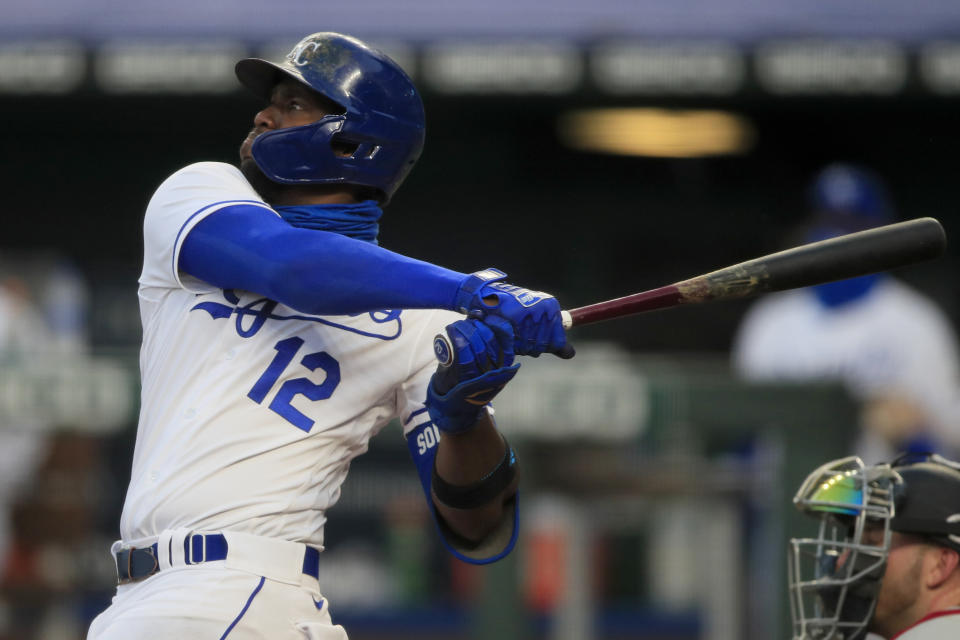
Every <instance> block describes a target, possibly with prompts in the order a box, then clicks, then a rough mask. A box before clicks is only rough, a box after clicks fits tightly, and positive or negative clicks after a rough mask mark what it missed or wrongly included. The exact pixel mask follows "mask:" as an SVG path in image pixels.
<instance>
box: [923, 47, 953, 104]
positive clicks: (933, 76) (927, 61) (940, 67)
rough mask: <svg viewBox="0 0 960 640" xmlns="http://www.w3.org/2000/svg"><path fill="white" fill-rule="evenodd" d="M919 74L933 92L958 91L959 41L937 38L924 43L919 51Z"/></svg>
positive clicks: (944, 93) (949, 92) (950, 92)
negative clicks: (934, 40)
mask: <svg viewBox="0 0 960 640" xmlns="http://www.w3.org/2000/svg"><path fill="white" fill-rule="evenodd" d="M920 75H921V76H922V77H923V79H924V81H925V82H926V83H927V86H928V87H930V89H931V91H933V92H934V93H937V94H940V95H956V94H958V93H960V41H947V40H939V41H936V42H931V43H929V44H927V45H925V46H924V47H923V50H922V51H921V53H920Z"/></svg>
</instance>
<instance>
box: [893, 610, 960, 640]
mask: <svg viewBox="0 0 960 640" xmlns="http://www.w3.org/2000/svg"><path fill="white" fill-rule="evenodd" d="M953 638H960V608H955V609H946V610H944V611H937V612H935V613H931V614H930V615H928V616H927V617H925V618H924V619H923V620H921V621H920V622H918V623H916V624H915V625H913V626H912V627H907V628H906V629H904V630H903V631H901V632H900V633H898V634H897V635H895V636H893V637H892V638H890V640H948V639H953Z"/></svg>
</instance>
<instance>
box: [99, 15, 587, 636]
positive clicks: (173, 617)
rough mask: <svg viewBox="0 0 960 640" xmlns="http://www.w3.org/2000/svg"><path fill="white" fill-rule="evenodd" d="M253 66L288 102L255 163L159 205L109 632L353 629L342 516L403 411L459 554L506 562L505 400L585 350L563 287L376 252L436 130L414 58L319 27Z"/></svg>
mask: <svg viewBox="0 0 960 640" xmlns="http://www.w3.org/2000/svg"><path fill="white" fill-rule="evenodd" d="M236 72H237V76H238V78H239V79H240V81H241V83H243V84H244V85H245V86H246V87H247V88H249V89H251V90H252V91H253V92H254V93H256V94H257V95H258V96H260V97H261V98H263V99H264V100H265V101H266V102H267V106H266V107H265V108H264V109H263V110H262V111H260V112H259V113H257V114H256V116H255V117H254V128H253V130H252V131H251V132H250V134H249V135H248V137H247V139H246V140H245V141H244V142H243V144H242V146H241V149H240V157H241V168H240V169H237V168H236V167H234V166H232V165H228V164H222V163H216V162H201V163H197V164H192V165H190V166H187V167H185V168H184V169H181V170H180V171H177V172H176V173H174V174H173V175H172V176H170V177H169V178H168V179H167V180H166V181H165V182H163V184H162V185H161V186H160V187H159V188H158V189H157V191H156V192H155V193H154V195H153V198H152V199H151V201H150V203H149V205H148V207H147V211H146V216H145V220H144V266H143V272H142V274H141V277H140V289H139V297H140V310H141V317H142V321H143V329H144V337H143V345H142V349H141V359H140V363H141V374H142V403H141V413H140V421H139V426H138V431H137V442H136V449H135V452H134V460H133V469H132V474H131V479H130V485H129V488H128V491H127V496H126V500H125V504H124V510H123V515H122V519H121V524H120V528H121V536H122V538H121V540H119V541H117V543H115V544H114V547H113V550H112V551H113V553H114V555H115V558H116V562H117V570H118V573H119V582H120V584H119V587H118V589H117V595H116V597H115V598H114V600H113V604H112V605H111V607H110V608H108V609H107V611H105V612H104V613H103V614H101V615H100V616H99V617H98V618H97V619H96V620H95V621H94V622H93V624H92V626H91V629H90V633H89V638H91V639H95V640H114V639H120V638H122V639H124V640H129V639H131V638H152V639H159V638H178V639H179V638H227V637H229V638H231V639H232V640H239V639H242V638H270V639H271V640H277V639H281V638H291V639H292V638H322V639H325V640H327V639H329V640H334V639H342V638H345V637H346V634H345V632H344V630H343V629H342V628H341V627H340V626H337V625H334V624H333V623H332V620H331V616H330V606H329V605H328V603H327V601H326V599H325V598H324V596H323V595H321V594H320V593H319V591H318V586H317V579H316V578H317V575H318V573H319V572H322V571H323V561H322V560H321V559H320V553H319V552H320V551H322V549H323V526H324V522H325V520H326V516H325V514H326V511H327V509H329V508H330V507H331V506H333V505H334V504H335V503H336V502H337V499H338V498H339V495H340V487H341V484H342V483H343V481H344V479H345V477H346V474H347V470H348V468H349V465H350V461H351V460H352V459H353V458H355V457H356V456H358V455H360V454H361V453H363V452H364V451H366V449H367V446H368V442H369V439H370V438H371V437H372V436H373V435H375V434H376V433H377V432H378V431H379V430H380V429H381V428H382V427H384V426H385V425H386V424H387V423H388V422H390V421H391V420H393V419H394V418H398V419H399V421H400V423H401V424H402V428H403V433H404V435H405V436H406V439H407V442H408V444H409V449H410V452H411V454H412V456H413V459H414V461H415V463H416V466H417V469H418V471H419V474H420V478H421V480H422V483H423V487H424V490H425V492H426V494H427V498H428V503H429V505H430V507H431V510H432V511H433V513H434V515H435V518H436V521H437V524H438V527H439V529H440V531H441V534H442V536H443V538H444V540H445V542H446V544H447V545H448V546H449V548H450V549H451V550H452V551H453V552H454V553H455V554H456V555H457V556H459V557H460V558H462V559H464V560H466V561H469V562H476V563H484V562H492V561H494V560H496V559H498V558H500V557H502V556H503V555H505V554H507V553H508V552H509V551H510V549H511V548H512V546H513V544H514V541H515V540H516V534H517V519H516V513H517V501H516V491H517V486H518V478H517V474H516V458H515V455H514V453H513V451H512V449H511V448H510V446H509V445H508V444H507V443H506V441H505V440H504V438H503V437H502V436H501V435H500V433H499V432H498V430H497V428H496V426H495V425H494V422H493V419H492V416H491V411H490V410H489V409H488V404H489V402H490V400H491V399H492V398H493V396H495V395H496V394H497V392H499V391H500V390H501V389H502V388H503V386H504V385H505V384H507V382H508V381H509V380H510V379H511V378H512V377H513V376H514V375H515V373H516V371H517V368H518V367H519V364H515V363H514V361H513V360H514V355H515V354H520V355H533V356H537V355H539V354H541V353H545V352H550V353H555V354H557V355H560V356H563V357H571V356H572V355H573V353H572V349H571V348H570V347H569V346H568V345H567V344H566V339H565V336H564V331H563V328H562V324H561V319H560V307H559V304H558V302H557V301H556V299H555V298H553V297H552V296H549V295H547V294H543V293H539V292H534V291H529V290H526V289H522V288H519V287H515V286H511V285H507V284H505V283H504V282H503V279H504V274H503V273H501V272H499V271H496V270H493V269H487V270H484V271H480V272H477V273H474V274H472V275H471V274H463V273H457V272H454V271H450V270H448V269H444V268H442V267H438V266H435V265H432V264H429V263H425V262H420V261H417V260H412V259H410V258H406V257H404V256H401V255H398V254H395V253H391V252H389V251H387V250H385V249H382V248H380V247H379V246H377V232H378V220H379V218H380V215H381V207H382V206H383V205H385V204H386V203H387V202H388V201H389V200H390V198H391V197H392V196H393V194H394V191H395V190H396V189H397V187H399V185H400V183H401V182H402V181H403V180H404V178H405V177H406V176H407V174H408V173H409V171H410V169H411V168H412V167H413V165H414V163H415V162H416V160H417V158H418V157H419V155H420V151H421V148H422V145H423V140H424V113H423V105H422V103H421V101H420V97H419V95H418V93H417V90H416V88H415V87H414V85H413V84H412V82H411V81H410V79H409V77H407V75H406V74H405V73H404V72H403V71H402V70H401V69H400V67H398V66H397V65H396V63H394V62H393V61H392V60H390V59H389V58H388V57H387V56H385V55H384V54H382V53H381V52H379V51H377V50H375V49H371V48H370V47H368V46H367V45H365V44H364V43H362V42H360V41H358V40H356V39H353V38H350V37H347V36H343V35H339V34H334V33H317V34H313V35H311V36H308V37H306V38H304V39H303V40H302V41H301V42H299V43H298V44H296V46H295V47H294V48H293V50H292V51H291V52H290V54H289V55H288V56H287V58H286V60H284V61H282V62H280V63H276V64H275V63H271V62H267V61H264V60H259V59H246V60H242V61H240V62H239V63H238V64H237V67H236ZM464 222H465V223H466V224H470V225H473V226H474V228H475V234H476V238H477V242H478V243H486V242H490V241H496V238H497V236H498V235H499V234H500V233H503V231H501V230H496V229H488V228H485V227H484V226H483V224H482V221H464ZM437 231H438V230H435V229H425V230H424V233H437ZM511 233H513V232H511ZM455 311H459V312H460V313H466V314H469V319H464V318H463V316H462V315H458V314H457V313H454V312H455ZM437 334H443V335H442V336H438V337H437V339H436V340H435V339H434V336H437ZM435 355H436V357H435ZM437 359H439V360H440V361H441V365H440V366H438V365H437Z"/></svg>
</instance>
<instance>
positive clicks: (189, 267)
mask: <svg viewBox="0 0 960 640" xmlns="http://www.w3.org/2000/svg"><path fill="white" fill-rule="evenodd" d="M179 266H180V269H181V270H183V271H184V272H186V273H189V274H190V275H192V276H194V277H196V278H199V279H201V280H203V281H205V282H208V283H210V284H212V285H214V286H217V287H221V288H224V289H243V290H246V291H253V292H255V293H259V294H261V295H263V296H266V297H269V298H270V299H272V300H277V301H278V302H282V303H283V304H285V305H287V306H289V307H291V308H293V309H296V310H298V311H301V312H304V313H311V314H317V315H341V314H349V313H362V312H365V311H378V310H381V309H452V308H453V303H454V298H455V297H456V294H457V290H458V288H459V286H460V284H461V283H462V282H463V281H464V280H465V279H466V278H467V275H466V274H462V273H458V272H456V271H451V270H449V269H445V268H443V267H439V266H436V265H433V264H430V263H427V262H423V261H420V260H414V259H412V258H408V257H406V256H402V255H400V254H397V253H394V252H392V251H388V250H386V249H383V248H381V247H378V246H376V245H373V244H370V243H367V242H362V241H359V240H354V239H352V238H347V237H345V236H341V235H339V234H336V233H329V232H325V231H316V230H308V229H297V228H294V227H290V226H289V225H287V224H286V223H284V222H283V221H281V220H280V219H279V218H276V217H275V216H273V215H272V214H270V213H269V212H268V211H265V210H264V209H263V208H261V207H253V206H243V205H238V206H233V207H228V208H227V209H223V210H220V211H217V212H215V213H213V214H211V215H210V216H208V217H207V218H205V219H203V220H202V221H200V222H199V223H198V224H197V225H196V226H195V227H194V228H193V229H192V230H191V231H190V233H189V235H188V236H187V238H186V240H184V243H183V247H182V249H181V252H180V262H179Z"/></svg>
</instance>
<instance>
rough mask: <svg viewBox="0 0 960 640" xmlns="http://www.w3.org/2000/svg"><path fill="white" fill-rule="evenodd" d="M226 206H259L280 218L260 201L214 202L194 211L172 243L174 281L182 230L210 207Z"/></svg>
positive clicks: (171, 259)
mask: <svg viewBox="0 0 960 640" xmlns="http://www.w3.org/2000/svg"><path fill="white" fill-rule="evenodd" d="M228 204H254V205H260V207H261V208H263V209H266V210H267V211H270V212H272V213H274V214H276V215H277V217H280V214H278V213H277V212H276V211H274V210H273V209H271V208H270V205H268V204H266V203H265V202H261V201H260V200H222V201H221V202H214V203H213V204H208V205H207V206H205V207H204V208H202V209H198V210H197V211H194V212H193V213H191V214H190V217H189V218H187V220H186V222H184V223H183V224H182V225H180V230H179V231H177V237H176V239H175V240H174V241H173V255H172V256H171V257H170V268H171V269H172V270H173V278H174V280H179V278H177V274H178V273H179V272H180V270H179V269H177V247H178V246H179V245H180V236H182V235H183V230H184V229H186V228H187V226H188V225H189V224H190V221H191V220H193V219H194V218H196V217H197V216H198V215H200V214H201V213H203V212H204V211H206V210H207V209H210V208H211V207H217V206H220V205H228Z"/></svg>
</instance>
